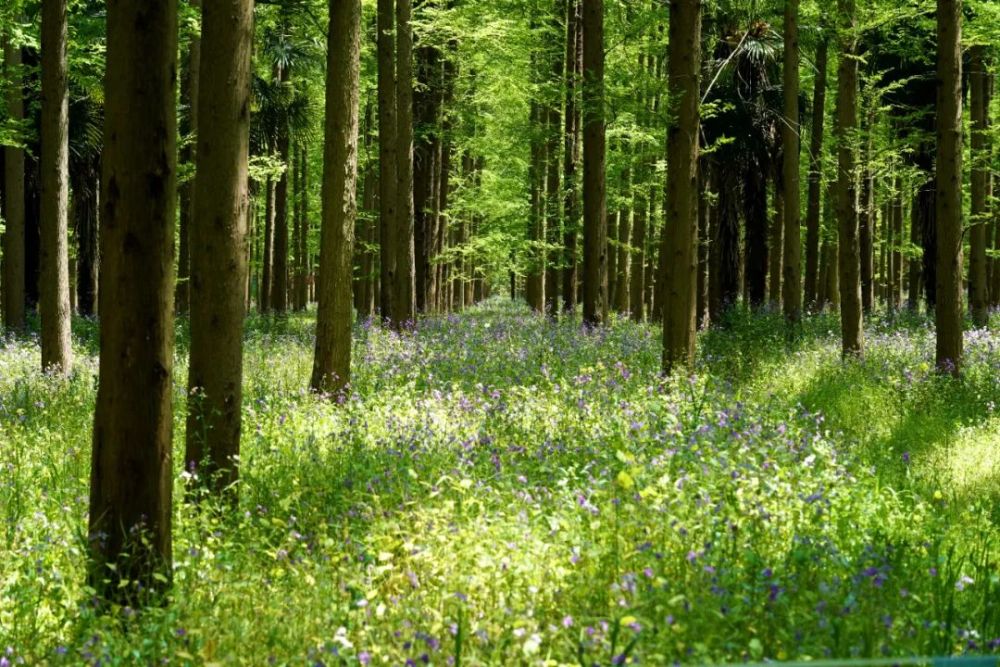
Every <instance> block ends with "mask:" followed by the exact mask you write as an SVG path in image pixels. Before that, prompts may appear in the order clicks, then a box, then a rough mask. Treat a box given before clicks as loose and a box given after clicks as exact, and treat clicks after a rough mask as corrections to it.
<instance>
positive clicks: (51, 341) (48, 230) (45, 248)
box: [38, 0, 73, 375]
mask: <svg viewBox="0 0 1000 667" xmlns="http://www.w3.org/2000/svg"><path fill="white" fill-rule="evenodd" d="M66 48H67V23H66V0H43V2H42V42H41V53H42V120H41V145H42V147H41V163H40V172H41V252H40V255H39V259H40V266H41V276H40V286H39V303H38V308H39V314H40V315H41V320H42V336H41V342H42V346H41V347H42V370H44V371H51V372H55V373H60V374H64V375H65V374H68V373H69V372H70V371H71V370H72V366H73V348H72V345H71V338H70V315H71V309H70V299H69V79H68V67H67V61H66Z"/></svg>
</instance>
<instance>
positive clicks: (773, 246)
mask: <svg viewBox="0 0 1000 667" xmlns="http://www.w3.org/2000/svg"><path fill="white" fill-rule="evenodd" d="M783 174H784V166H783V165H780V164H778V165H775V168H774V218H773V219H772V220H771V237H770V239H769V241H768V244H767V245H768V253H767V255H768V256H767V260H768V261H767V264H768V268H767V301H768V305H769V306H771V307H772V308H777V307H778V306H779V305H781V259H782V254H781V248H782V244H783V243H784V238H785V182H784V176H783Z"/></svg>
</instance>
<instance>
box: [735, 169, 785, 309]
mask: <svg viewBox="0 0 1000 667" xmlns="http://www.w3.org/2000/svg"><path fill="white" fill-rule="evenodd" d="M769 171H770V170H769V169H768V168H767V166H766V165H765V164H763V163H762V162H761V161H760V160H757V159H754V160H750V161H748V162H747V165H746V173H745V174H744V177H743V179H744V181H743V182H744V185H743V188H744V193H745V202H746V204H745V205H746V247H745V253H746V262H745V265H744V266H745V271H746V290H747V303H748V304H749V305H750V307H751V308H755V309H756V308H760V307H761V306H763V305H764V302H765V299H766V297H767V258H768V247H767V175H768V172H769ZM774 252H778V249H777V248H775V249H774Z"/></svg>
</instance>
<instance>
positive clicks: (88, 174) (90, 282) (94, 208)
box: [70, 156, 101, 316]
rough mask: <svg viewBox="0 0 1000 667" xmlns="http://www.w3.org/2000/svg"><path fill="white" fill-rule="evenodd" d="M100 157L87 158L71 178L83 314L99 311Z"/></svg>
mask: <svg viewBox="0 0 1000 667" xmlns="http://www.w3.org/2000/svg"><path fill="white" fill-rule="evenodd" d="M100 168H101V167H100V160H99V159H98V157H97V156H94V157H93V158H86V159H85V160H84V161H83V164H81V165H80V167H79V168H78V169H77V170H76V173H75V174H73V175H72V176H71V177H70V179H71V180H72V182H73V183H72V185H73V226H74V229H75V232H76V240H77V253H76V258H77V261H76V309H77V312H78V313H80V314H81V315H83V316H91V315H94V314H96V312H97V272H98V257H99V255H100V253H99V252H98V248H97V244H98V241H97V235H98V229H97V227H98V222H99V218H100V216H99V215H98V213H99V211H100V209H99V205H100V197H99V195H98V190H99V188H100V178H99V171H100Z"/></svg>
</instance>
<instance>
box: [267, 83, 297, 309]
mask: <svg viewBox="0 0 1000 667" xmlns="http://www.w3.org/2000/svg"><path fill="white" fill-rule="evenodd" d="M288 77H289V72H288V67H279V68H278V80H279V81H281V82H282V83H285V82H287V81H288ZM288 129H289V128H288V124H287V121H285V122H282V123H281V126H280V127H279V129H278V146H277V148H278V159H279V160H281V163H282V164H283V165H285V170H284V171H283V172H282V173H281V175H280V176H279V177H278V182H277V184H276V185H275V187H274V229H273V234H274V248H273V249H272V253H273V256H272V258H271V310H272V311H273V312H274V314H275V315H278V316H283V315H285V314H286V313H287V312H288V180H289V176H290V174H291V171H292V169H293V165H292V162H291V159H290V156H291V151H290V150H289V149H290V143H289V137H288Z"/></svg>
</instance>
